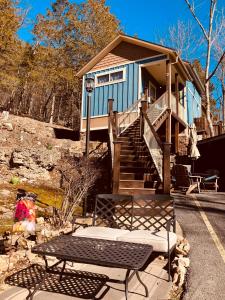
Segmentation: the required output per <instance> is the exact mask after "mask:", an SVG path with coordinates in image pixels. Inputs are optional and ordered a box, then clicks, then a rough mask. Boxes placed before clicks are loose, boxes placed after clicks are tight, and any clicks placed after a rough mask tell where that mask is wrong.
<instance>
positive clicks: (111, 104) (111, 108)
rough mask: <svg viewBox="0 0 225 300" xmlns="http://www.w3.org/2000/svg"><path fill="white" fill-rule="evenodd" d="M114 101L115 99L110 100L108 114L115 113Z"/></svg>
mask: <svg viewBox="0 0 225 300" xmlns="http://www.w3.org/2000/svg"><path fill="white" fill-rule="evenodd" d="M113 101H114V99H108V113H110V112H111V111H113Z"/></svg>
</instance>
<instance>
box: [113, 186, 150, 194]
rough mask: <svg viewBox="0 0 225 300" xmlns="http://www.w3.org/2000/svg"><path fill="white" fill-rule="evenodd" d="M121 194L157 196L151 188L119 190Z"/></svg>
mask: <svg viewBox="0 0 225 300" xmlns="http://www.w3.org/2000/svg"><path fill="white" fill-rule="evenodd" d="M119 194H122V195H149V194H155V189H153V188H152V189H149V188H146V189H145V188H119Z"/></svg>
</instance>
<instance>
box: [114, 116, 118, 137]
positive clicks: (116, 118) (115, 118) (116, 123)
mask: <svg viewBox="0 0 225 300" xmlns="http://www.w3.org/2000/svg"><path fill="white" fill-rule="evenodd" d="M113 114H114V120H115V126H116V136H118V133H119V127H118V111H114V112H113Z"/></svg>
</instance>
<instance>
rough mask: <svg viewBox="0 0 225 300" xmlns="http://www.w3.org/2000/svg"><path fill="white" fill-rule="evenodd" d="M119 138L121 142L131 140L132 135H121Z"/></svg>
mask: <svg viewBox="0 0 225 300" xmlns="http://www.w3.org/2000/svg"><path fill="white" fill-rule="evenodd" d="M118 140H119V141H121V142H126V141H129V142H130V137H129V136H119V137H118Z"/></svg>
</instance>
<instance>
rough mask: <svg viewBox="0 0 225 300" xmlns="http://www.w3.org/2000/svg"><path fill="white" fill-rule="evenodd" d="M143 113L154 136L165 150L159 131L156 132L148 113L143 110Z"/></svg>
mask: <svg viewBox="0 0 225 300" xmlns="http://www.w3.org/2000/svg"><path fill="white" fill-rule="evenodd" d="M142 114H143V117H144V120H145V121H146V122H147V124H148V126H149V128H150V129H151V131H152V134H153V135H154V138H155V139H156V141H157V143H158V145H159V147H160V148H161V149H162V150H163V144H162V142H161V139H160V137H159V135H158V133H157V132H156V130H155V128H154V126H153V125H152V123H151V121H150V120H149V117H148V115H147V113H145V112H143V113H142Z"/></svg>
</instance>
